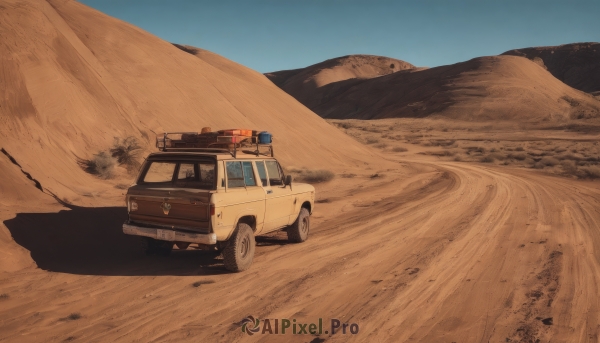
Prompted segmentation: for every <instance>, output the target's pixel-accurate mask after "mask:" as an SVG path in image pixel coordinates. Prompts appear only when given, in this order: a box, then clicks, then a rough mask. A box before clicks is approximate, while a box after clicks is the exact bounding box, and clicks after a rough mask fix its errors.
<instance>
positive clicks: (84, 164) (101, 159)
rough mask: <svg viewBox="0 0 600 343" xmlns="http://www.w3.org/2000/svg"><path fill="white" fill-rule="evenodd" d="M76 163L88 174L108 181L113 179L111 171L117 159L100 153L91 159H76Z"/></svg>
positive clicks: (105, 153) (106, 153)
mask: <svg viewBox="0 0 600 343" xmlns="http://www.w3.org/2000/svg"><path fill="white" fill-rule="evenodd" d="M77 163H79V166H80V167H81V168H83V170H85V171H86V172H88V173H90V174H93V175H97V176H98V177H100V178H101V179H110V178H111V177H113V170H114V168H115V164H117V159H116V158H114V157H112V156H111V154H109V153H108V152H106V151H101V152H99V153H97V154H96V155H94V157H92V159H90V160H85V159H78V160H77Z"/></svg>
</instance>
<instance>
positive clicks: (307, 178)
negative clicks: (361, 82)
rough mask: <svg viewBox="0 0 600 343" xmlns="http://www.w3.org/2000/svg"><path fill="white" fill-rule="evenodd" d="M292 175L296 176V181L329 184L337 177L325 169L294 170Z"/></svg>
mask: <svg viewBox="0 0 600 343" xmlns="http://www.w3.org/2000/svg"><path fill="white" fill-rule="evenodd" d="M290 173H292V174H295V175H294V178H295V179H296V180H298V181H303V182H308V183H320V182H327V181H331V180H332V179H333V178H334V177H335V174H334V173H333V172H332V171H329V170H325V169H317V170H309V169H292V170H290Z"/></svg>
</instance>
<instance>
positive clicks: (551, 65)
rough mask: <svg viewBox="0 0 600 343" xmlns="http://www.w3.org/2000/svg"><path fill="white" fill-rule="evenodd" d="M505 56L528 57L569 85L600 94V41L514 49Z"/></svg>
mask: <svg viewBox="0 0 600 343" xmlns="http://www.w3.org/2000/svg"><path fill="white" fill-rule="evenodd" d="M502 55H513V56H522V57H527V58H528V59H530V60H532V61H534V62H536V63H538V64H540V65H541V66H543V67H544V68H546V69H547V70H548V71H549V72H550V73H551V74H552V75H554V77H556V78H557V79H559V80H561V81H562V82H564V83H566V84H567V85H569V86H571V87H573V88H575V89H579V90H582V91H584V92H588V93H593V94H597V95H600V43H574V44H565V45H559V46H541V47H534V48H524V49H514V50H509V51H507V52H505V53H503V54H502Z"/></svg>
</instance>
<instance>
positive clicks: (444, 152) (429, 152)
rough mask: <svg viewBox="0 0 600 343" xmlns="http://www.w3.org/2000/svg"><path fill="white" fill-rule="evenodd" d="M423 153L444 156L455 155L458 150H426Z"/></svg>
mask: <svg viewBox="0 0 600 343" xmlns="http://www.w3.org/2000/svg"><path fill="white" fill-rule="evenodd" d="M422 154H424V155H430V156H439V157H442V156H454V155H455V154H456V152H454V151H449V150H442V151H425V152H423V153H422Z"/></svg>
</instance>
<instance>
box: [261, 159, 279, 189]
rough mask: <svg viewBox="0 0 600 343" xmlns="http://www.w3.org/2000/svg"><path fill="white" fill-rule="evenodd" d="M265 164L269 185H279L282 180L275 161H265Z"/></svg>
mask: <svg viewBox="0 0 600 343" xmlns="http://www.w3.org/2000/svg"><path fill="white" fill-rule="evenodd" d="M265 164H266V166H267V173H268V174H269V182H270V183H271V186H281V185H283V181H282V180H281V171H280V170H279V165H278V164H277V161H265Z"/></svg>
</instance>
